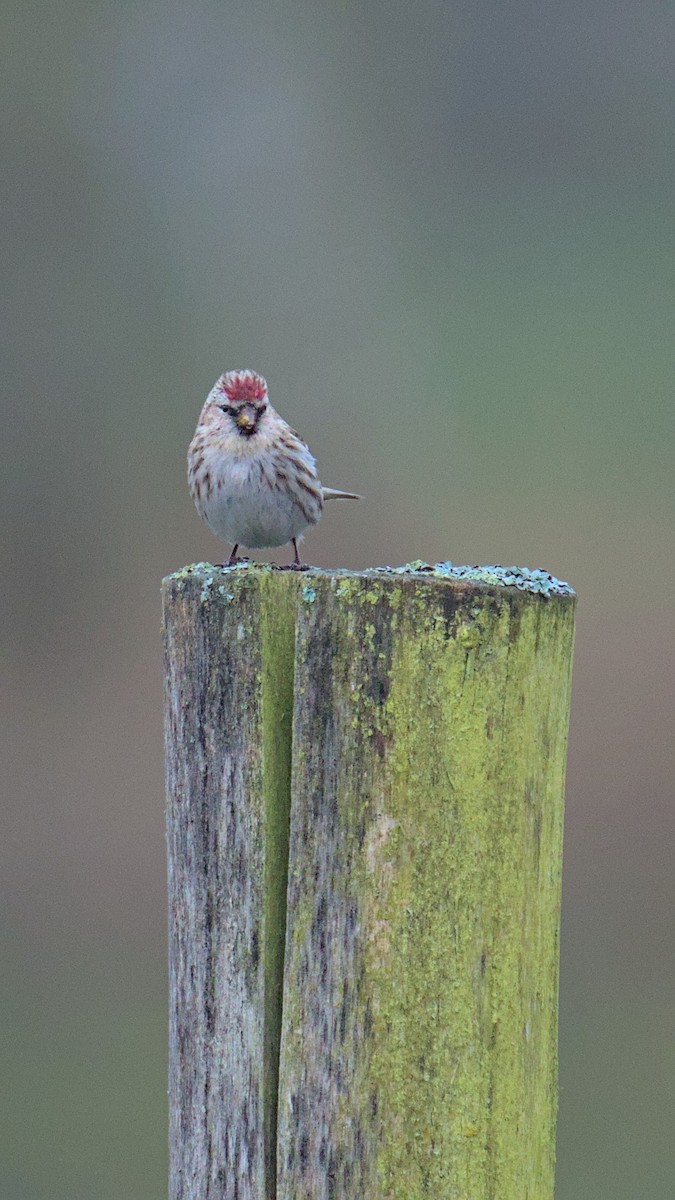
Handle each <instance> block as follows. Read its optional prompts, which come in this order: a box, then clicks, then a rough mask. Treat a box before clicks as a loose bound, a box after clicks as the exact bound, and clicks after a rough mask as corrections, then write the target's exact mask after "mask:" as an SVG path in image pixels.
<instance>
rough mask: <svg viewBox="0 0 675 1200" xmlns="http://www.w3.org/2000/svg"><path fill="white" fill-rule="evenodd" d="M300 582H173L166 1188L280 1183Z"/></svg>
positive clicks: (172, 1192)
mask: <svg viewBox="0 0 675 1200" xmlns="http://www.w3.org/2000/svg"><path fill="white" fill-rule="evenodd" d="M294 588H295V585H294V581H293V580H292V579H291V578H290V577H288V576H275V577H274V579H273V578H272V576H271V574H270V572H267V571H264V570H257V571H254V570H251V571H239V572H234V571H233V572H224V571H223V572H221V571H218V570H217V569H214V568H211V567H209V566H208V564H199V565H198V566H197V567H195V568H192V569H188V570H186V571H183V572H180V573H179V574H177V575H174V576H172V577H171V578H169V579H167V580H165V582H164V631H165V654H166V657H165V661H166V704H165V714H166V769H167V793H168V811H167V838H168V860H169V909H170V912H169V960H170V963H169V968H170V1030H169V1108H170V1112H169V1121H170V1146H169V1151H170V1154H169V1157H170V1164H169V1171H170V1185H169V1196H170V1200H204V1198H206V1197H216V1196H217V1197H218V1198H219V1200H221V1198H222V1200H235V1197H237V1198H238V1200H270V1197H273V1196H274V1188H275V1158H276V1109H277V1074H278V1062H279V1034H280V1024H281V976H282V968H283V954H284V928H285V916H286V871H287V863H288V820H289V801H290V745H291V716H292V692H293V648H294V631H295V613H294V608H295V605H294V599H293V594H294Z"/></svg>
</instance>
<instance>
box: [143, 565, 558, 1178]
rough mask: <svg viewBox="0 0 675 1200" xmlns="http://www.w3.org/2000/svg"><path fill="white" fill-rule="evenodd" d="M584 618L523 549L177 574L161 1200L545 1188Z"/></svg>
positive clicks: (171, 591) (169, 588) (170, 636)
mask: <svg viewBox="0 0 675 1200" xmlns="http://www.w3.org/2000/svg"><path fill="white" fill-rule="evenodd" d="M573 620H574V599H573V593H572V592H571V589H569V588H568V587H567V586H566V585H563V584H559V583H558V582H557V581H555V580H551V578H550V577H549V576H545V575H544V574H543V573H541V572H526V571H518V570H517V569H515V568H514V569H513V570H512V571H510V572H505V571H503V570H502V569H500V568H482V569H472V570H471V571H469V570H468V569H465V568H454V567H452V566H451V565H450V564H440V565H439V566H438V567H437V568H435V569H431V568H426V567H424V566H423V564H414V565H413V567H411V568H409V569H405V570H402V571H400V572H378V571H369V572H364V573H361V574H352V573H347V572H340V573H328V572H323V571H318V570H312V571H308V572H305V573H302V574H298V575H294V574H291V573H288V572H282V571H276V570H272V569H270V568H260V567H239V568H234V569H230V570H219V569H214V568H210V567H198V568H192V569H188V570H187V571H185V572H182V573H180V574H179V575H178V576H173V577H171V578H170V579H169V580H167V581H166V582H165V627H166V644H167V679H168V688H167V714H168V720H167V762H168V781H169V782H168V788H169V818H168V821H169V826H168V828H169V860H170V868H169V869H170V902H171V931H172V932H171V963H172V967H171V970H172V998H171V1009H172V1032H171V1088H170V1091H171V1095H170V1104H171V1114H172V1116H171V1143H172V1145H171V1162H172V1168H171V1171H172V1182H171V1193H170V1196H171V1200H179V1198H180V1200H197V1197H199V1200H203V1198H205V1197H219V1198H220V1197H223V1198H228V1200H229V1198H230V1197H232V1198H234V1197H237V1200H262V1198H264V1200H274V1198H275V1197H278V1200H394V1198H397V1200H398V1198H400V1200H422V1198H423V1197H429V1196H433V1197H434V1198H435V1200H443V1198H446V1197H447V1198H448V1200H450V1198H452V1200H469V1198H471V1200H551V1198H552V1196H553V1165H554V1135H555V1108H556V1037H557V978H558V923H559V903H560V867H561V834H562V811H563V791H564V770H565V752H566V739H567V724H568V711H569V685H570V670H571V658H572V641H573ZM242 630H243V633H242V632H241V631H242ZM294 639H295V641H294ZM294 646H295V653H294V654H293V647H294ZM291 696H292V697H293V722H292V745H291V724H290V719H289V706H290V699H291ZM266 697H267V699H266ZM191 739H194V741H191ZM205 772H206V782H205V781H204V780H205ZM289 813H290V842H289V840H288V820H289ZM286 894H287V896H288V913H287V923H286V935H285V968H284V970H283V999H282V967H281V954H282V946H283V933H282V924H281V922H282V919H283V915H284V904H285V896H286ZM256 956H258V957H256ZM261 962H262V963H263V964H264V965H263V966H262V967H261V965H260V963H261ZM280 1031H281V1047H280V1049H279V1033H280ZM277 1087H278V1112H277V1107H276V1095H277ZM275 1155H276V1166H275V1161H274V1160H275Z"/></svg>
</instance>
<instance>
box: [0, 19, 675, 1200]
mask: <svg viewBox="0 0 675 1200" xmlns="http://www.w3.org/2000/svg"><path fill="white" fill-rule="evenodd" d="M4 16H5V20H4V39H3V40H4V55H5V62H4V67H3V70H2V83H1V85H0V86H1V87H2V107H1V110H0V111H1V112H2V118H1V124H2V128H3V131H4V143H5V144H4V163H5V165H4V167H3V171H2V191H3V205H2V210H3V223H4V235H5V239H6V242H5V250H4V251H3V271H2V274H3V282H4V287H3V292H4V299H5V306H6V312H5V319H4V323H3V324H4V339H3V345H4V350H3V378H4V399H3V414H2V439H1V442H2V446H1V453H2V458H3V468H2V482H3V497H2V516H3V520H2V563H3V581H4V582H3V594H4V596H3V630H4V632H3V691H4V714H5V715H4V721H3V725H4V734H3V736H4V749H3V777H4V785H3V794H4V801H3V828H4V833H3V837H2V878H3V897H4V898H3V901H2V918H1V920H2V933H3V950H2V972H1V975H0V989H1V991H2V996H3V1013H2V1017H1V1019H0V1037H1V1039H2V1044H3V1060H4V1065H3V1068H2V1076H3V1086H2V1101H1V1104H2V1115H1V1118H0V1120H1V1135H0V1144H1V1149H0V1196H1V1197H2V1198H3V1200H160V1197H164V1195H165V1187H166V1185H165V1141H166V1096H165V1091H166V1087H165V1065H166V1064H165V1056H166V1051H165V1045H166V1002H165V992H166V987H165V896H164V841H163V837H164V832H163V780H162V742H161V682H162V680H161V660H160V634H159V581H160V577H161V576H162V575H163V574H166V573H168V572H170V571H173V570H175V569H178V568H179V567H181V566H182V565H183V564H184V563H186V562H191V561H195V560H203V559H209V560H211V561H213V560H214V559H215V560H216V561H219V560H220V557H221V556H222V553H223V551H222V549H221V548H219V547H218V545H217V543H216V542H215V541H214V540H213V539H212V538H211V537H210V535H209V534H208V532H207V531H206V530H205V529H204V528H203V527H202V526H201V524H200V523H199V520H198V518H197V515H196V513H195V512H194V511H193V509H192V505H191V502H190V499H189V497H188V494H187V491H186V484H185V464H184V457H185V449H186V446H187V443H188V441H189V438H190V436H191V434H192V430H193V427H194V424H195V421H196V417H197V414H198V411H199V409H200V406H201V404H202V401H203V399H204V397H205V395H206V393H207V391H208V390H209V388H210V387H211V385H212V383H213V381H214V379H215V378H216V377H217V375H218V374H219V373H220V372H221V371H222V370H223V369H226V368H231V367H240V366H251V367H253V368H255V369H257V370H259V371H262V372H263V373H264V374H265V375H266V376H267V377H268V379H269V382H270V389H271V395H272V399H273V402H275V403H276V404H278V406H279V408H280V409H281V411H282V413H283V414H284V415H285V416H286V417H287V418H288V419H289V420H290V421H291V422H292V423H293V424H294V425H295V426H296V427H298V428H299V429H300V431H301V432H302V433H303V434H304V435H305V436H306V437H307V438H308V440H310V442H311V445H312V448H313V450H314V451H315V453H316V454H317V456H318V458H319V462H320V466H321V470H322V477H323V478H324V480H325V482H327V483H330V484H333V485H342V486H346V487H350V488H354V489H356V490H358V491H360V492H362V493H364V494H365V496H366V497H367V499H366V502H365V503H364V505H363V506H362V507H361V508H360V509H359V512H358V514H357V513H355V511H354V510H353V509H352V508H350V507H349V506H347V505H345V506H344V507H342V506H336V508H334V509H331V510H330V512H329V513H328V514H327V515H326V518H325V520H324V522H323V523H322V525H321V526H320V527H319V529H318V530H315V531H314V532H312V534H311V536H309V537H308V539H307V541H306V543H305V549H306V556H307V558H308V559H309V560H310V561H314V562H316V563H319V564H322V565H345V566H350V567H361V566H364V565H372V564H382V563H392V564H399V563H403V562H406V561H408V560H410V559H412V558H426V559H428V560H430V561H436V560H438V559H447V558H451V559H452V560H453V561H455V562H471V563H474V562H484V563H490V562H500V563H504V564H511V563H514V562H515V563H519V564H525V565H528V566H531V567H535V566H536V567H545V568H546V569H549V570H551V571H553V572H554V573H556V574H557V575H559V576H560V577H562V578H564V579H567V580H569V581H570V582H572V583H573V584H574V585H575V586H576V588H577V589H578V592H579V595H580V601H579V608H578V639H577V655H576V668H575V683H574V698H573V715H572V730H571V744H570V760H569V776H568V820H567V840H566V863H565V887H564V918H563V942H562V956H563V958H562V985H561V986H562V996H561V1041H560V1051H561V1097H560V1123H559V1153H558V1158H559V1166H558V1186H557V1197H558V1200H638V1198H640V1200H652V1198H654V1200H657V1198H658V1200H665V1198H666V1197H670V1196H672V1194H673V1186H674V1179H675V1163H674V1159H673V1127H672V1121H673V1103H672V1097H673V1090H672V1088H673V1078H674V1077H675V1053H674V1047H673V1040H672V1018H673V1008H672V997H673V991H674V985H675V966H674V963H673V947H672V928H673V848H674V846H673V778H674V777H675V762H674V760H673V732H672V730H673V693H674V690H675V688H674V683H673V679H674V667H675V646H674V633H673V630H674V620H673V618H674V615H675V614H674V611H673V607H674V606H673V597H674V595H675V571H674V568H673V558H674V556H673V516H674V512H673V509H674V507H675V506H674V502H673V479H674V477H675V423H674V411H675V405H674V403H673V374H674V368H675V361H674V359H675V354H674V346H675V341H674V339H673V291H674V287H673V285H674V271H673V261H674V251H675V236H674V229H675V225H674V223H673V190H674V184H675V179H674V177H673V176H674V174H675V168H674V163H675V157H674V150H675V146H674V142H675V135H674V130H675V120H674V116H675V113H674V100H675V87H674V82H675V80H674V76H675V68H674V65H673V64H674V59H673V54H672V46H673V39H674V37H675V10H673V8H672V7H671V6H669V5H665V4H662V3H654V2H652V0H647V2H646V3H641V4H635V3H634V2H632V0H611V2H610V0H590V3H589V0H583V2H582V0H568V2H567V3H565V4H564V5H562V4H558V5H554V4H550V3H542V4H539V5H534V4H532V3H525V2H523V0H520V2H518V0H516V2H514V3H508V4H504V3H503V2H501V0H485V2H484V3H481V4H476V3H465V2H453V0H420V2H418V3H417V4H410V3H409V2H406V3H403V0H388V2H387V3H384V2H383V0H369V3H366V4H363V3H356V0H342V2H341V3H339V4H324V5H319V4H314V3H310V2H309V0H294V2H293V3H284V2H283V0H278V2H276V3H268V4H258V3H244V2H236V0H230V2H229V3H222V2H219V3H217V2H216V0H196V2H195V0H193V3H191V4H189V5H187V4H186V5H180V4H176V3H171V2H169V3H158V2H157V0H149V2H147V3H143V4H140V3H134V2H131V0H115V2H114V3H113V2H112V0H108V2H100V3H90V2H85V0H66V2H65V3H63V4H60V5H52V6H49V5H44V4H38V3H35V0H21V3H18V0H9V2H7V3H6V4H5V5H4ZM338 510H339V511H338Z"/></svg>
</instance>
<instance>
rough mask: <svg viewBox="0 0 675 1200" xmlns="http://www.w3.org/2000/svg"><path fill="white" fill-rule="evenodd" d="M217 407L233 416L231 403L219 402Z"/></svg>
mask: <svg viewBox="0 0 675 1200" xmlns="http://www.w3.org/2000/svg"><path fill="white" fill-rule="evenodd" d="M218 407H219V408H220V411H221V412H224V413H229V414H230V416H231V417H233V416H234V409H233V407H232V405H231V404H220V405H219V406H218Z"/></svg>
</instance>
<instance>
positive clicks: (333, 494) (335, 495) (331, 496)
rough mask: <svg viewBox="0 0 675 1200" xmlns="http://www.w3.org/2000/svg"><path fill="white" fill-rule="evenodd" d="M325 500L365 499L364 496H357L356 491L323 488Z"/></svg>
mask: <svg viewBox="0 0 675 1200" xmlns="http://www.w3.org/2000/svg"><path fill="white" fill-rule="evenodd" d="M321 491H322V493H323V498H324V500H363V496H357V495H356V492H340V491H338V489H337V488H327V487H325V488H322V489H321Z"/></svg>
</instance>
